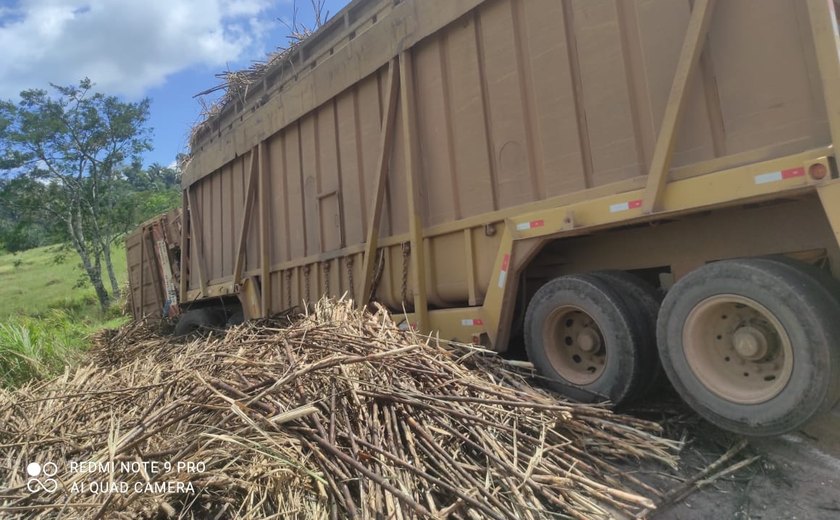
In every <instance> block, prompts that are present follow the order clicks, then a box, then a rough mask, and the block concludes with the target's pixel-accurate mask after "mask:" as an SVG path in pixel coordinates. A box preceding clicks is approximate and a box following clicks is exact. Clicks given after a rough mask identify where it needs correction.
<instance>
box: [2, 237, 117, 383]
mask: <svg viewBox="0 0 840 520" xmlns="http://www.w3.org/2000/svg"><path fill="white" fill-rule="evenodd" d="M111 255H112V260H113V262H114V269H115V270H116V274H117V279H118V280H119V281H120V284H121V285H122V284H123V283H124V282H125V280H126V276H127V274H126V270H127V268H126V259H125V249H124V248H123V247H122V245H120V246H119V247H115V248H114V250H113V251H112V253H111ZM103 278H106V275H105V273H103ZM80 280H84V281H85V283H83V284H79V281H80ZM109 285H110V284H109V283H108V282H106V287H108V286H109ZM126 320H127V318H125V317H123V316H120V315H119V312H118V311H117V310H116V309H112V310H109V311H108V312H105V313H103V312H102V311H101V310H100V309H99V305H98V303H97V300H96V296H95V293H94V290H93V288H92V287H91V286H90V283H89V282H87V279H86V277H85V276H84V273H83V270H82V268H81V265H80V261H79V258H78V256H77V255H76V253H75V252H74V251H73V250H71V249H63V248H61V247H59V246H47V247H40V248H36V249H30V250H29V251H23V252H20V253H16V254H3V255H0V386H17V385H20V384H22V383H25V382H26V381H28V380H30V379H33V378H38V377H47V376H49V375H52V374H55V373H57V372H61V371H62V370H63V369H64V367H65V366H66V365H67V364H72V363H73V362H75V361H76V360H77V359H78V358H79V355H80V353H81V352H82V351H83V350H84V349H85V348H86V347H87V345H88V342H89V341H88V340H89V338H90V335H91V334H92V333H93V332H95V331H97V330H99V329H102V328H106V327H117V326H119V325H121V324H122V323H124V322H125V321H126Z"/></svg>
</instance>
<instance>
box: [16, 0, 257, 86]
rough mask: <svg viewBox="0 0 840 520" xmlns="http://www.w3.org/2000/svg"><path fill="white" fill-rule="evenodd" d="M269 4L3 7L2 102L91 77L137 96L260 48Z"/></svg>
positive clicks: (83, 2) (166, 0) (252, 0)
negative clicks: (185, 72)
mask: <svg viewBox="0 0 840 520" xmlns="http://www.w3.org/2000/svg"><path fill="white" fill-rule="evenodd" d="M270 3H271V2H270V0H20V1H19V2H18V3H17V4H15V5H14V6H12V7H8V6H6V7H3V8H2V9H0V49H2V51H0V98H2V99H6V98H10V97H15V96H16V95H17V94H18V93H19V92H20V91H21V90H23V89H25V88H32V87H39V88H46V87H47V86H48V83H49V82H52V83H57V84H60V85H61V84H72V83H75V82H77V81H78V80H79V79H81V78H82V77H85V76H87V77H89V78H90V79H91V80H93V81H94V83H96V85H97V87H98V88H99V89H101V90H104V91H107V92H110V93H115V94H123V95H125V96H128V97H139V96H142V95H143V94H144V93H145V92H146V91H147V90H148V89H149V88H151V87H154V86H157V85H160V84H162V83H163V82H164V81H165V80H166V77H167V76H168V75H170V74H172V73H175V72H177V71H179V70H182V69H184V68H186V67H189V66H191V65H196V64H200V65H207V66H210V67H213V68H225V65H226V64H227V63H229V62H232V61H236V60H237V59H240V58H241V57H242V56H243V55H244V54H245V53H246V52H250V50H252V49H254V48H259V47H261V46H262V45H263V42H262V41H261V39H262V37H263V36H264V34H265V32H266V31H267V30H268V25H267V24H265V23H261V19H260V18H261V15H264V13H265V11H267V9H268V8H269V7H270Z"/></svg>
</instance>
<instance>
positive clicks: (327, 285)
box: [323, 260, 330, 296]
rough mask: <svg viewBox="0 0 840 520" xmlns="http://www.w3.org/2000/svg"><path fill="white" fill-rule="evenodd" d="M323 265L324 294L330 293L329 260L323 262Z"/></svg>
mask: <svg viewBox="0 0 840 520" xmlns="http://www.w3.org/2000/svg"><path fill="white" fill-rule="evenodd" d="M323 266H324V295H325V296H329V295H330V262H329V260H328V261H326V262H324V263H323Z"/></svg>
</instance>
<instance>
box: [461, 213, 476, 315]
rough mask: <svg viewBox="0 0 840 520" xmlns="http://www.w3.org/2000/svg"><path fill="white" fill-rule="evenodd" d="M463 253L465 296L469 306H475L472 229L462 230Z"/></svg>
mask: <svg viewBox="0 0 840 520" xmlns="http://www.w3.org/2000/svg"><path fill="white" fill-rule="evenodd" d="M464 251H465V252H466V254H465V255H464V256H465V257H466V262H467V295H468V297H469V304H470V305H476V304H477V303H478V297H477V295H476V290H475V251H474V249H473V241H472V228H467V229H465V230H464Z"/></svg>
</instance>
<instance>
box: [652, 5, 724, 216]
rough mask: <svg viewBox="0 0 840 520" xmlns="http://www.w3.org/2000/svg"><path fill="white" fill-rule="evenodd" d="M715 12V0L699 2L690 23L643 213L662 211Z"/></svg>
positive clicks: (660, 132)
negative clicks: (690, 92) (691, 86)
mask: <svg viewBox="0 0 840 520" xmlns="http://www.w3.org/2000/svg"><path fill="white" fill-rule="evenodd" d="M714 10H715V0H696V1H695V2H694V10H692V12H691V18H690V19H689V21H688V28H687V29H686V35H685V41H684V42H683V47H682V51H681V52H680V59H679V61H678V62H677V71H676V73H675V74H674V82H673V84H672V85H671V94H670V95H669V96H668V104H667V105H666V107H665V115H663V116H662V125H661V126H660V128H659V136H658V137H657V139H656V147H655V148H654V150H653V158H652V159H651V164H650V171H649V172H648V181H647V188H645V195H644V199H643V203H642V211H643V212H644V213H653V212H655V211H657V210H658V209H659V205H660V202H661V199H662V193H663V192H664V191H665V185H666V184H667V179H668V173H669V171H670V169H671V159H672V158H673V156H674V146H676V141H677V131H678V130H679V124H680V122H681V121H682V116H683V113H684V112H685V105H686V99H687V96H686V91H687V87H688V84H689V82H690V81H691V77H692V74H693V73H694V72H695V70H696V69H697V63H698V61H699V60H700V54H701V53H702V52H703V46H704V44H705V42H706V34H707V33H708V32H709V25H710V22H711V20H712V14H713V13H714Z"/></svg>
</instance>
